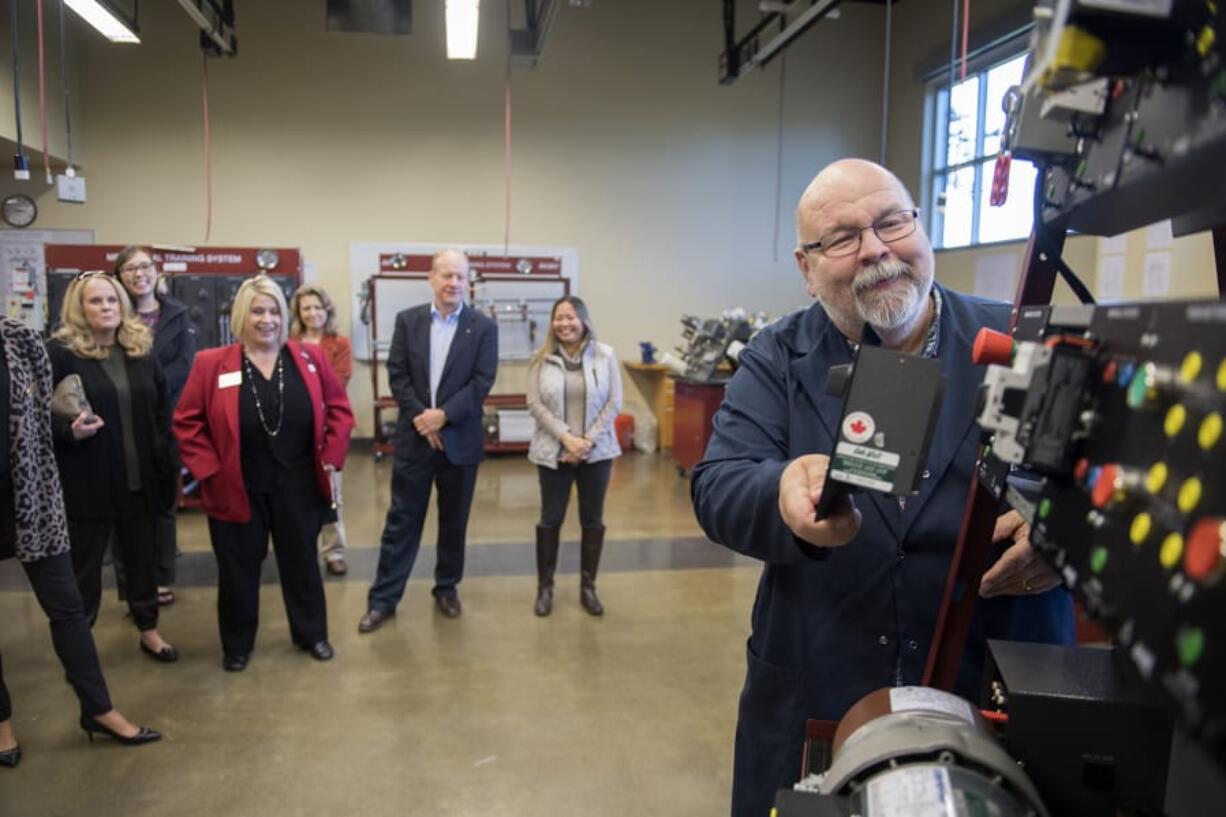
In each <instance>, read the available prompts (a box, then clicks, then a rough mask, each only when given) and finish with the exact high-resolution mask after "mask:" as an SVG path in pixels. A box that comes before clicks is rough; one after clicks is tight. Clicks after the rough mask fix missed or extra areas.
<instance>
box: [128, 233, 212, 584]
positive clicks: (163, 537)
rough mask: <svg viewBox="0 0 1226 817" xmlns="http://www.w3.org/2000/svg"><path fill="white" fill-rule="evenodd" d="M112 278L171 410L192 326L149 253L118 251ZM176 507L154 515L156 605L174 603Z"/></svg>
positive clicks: (186, 366) (174, 455) (174, 452)
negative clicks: (145, 339)
mask: <svg viewBox="0 0 1226 817" xmlns="http://www.w3.org/2000/svg"><path fill="white" fill-rule="evenodd" d="M114 273H115V277H116V278H118V279H119V282H120V283H121V284H123V288H124V290H125V291H126V292H127V293H128V297H129V298H131V299H132V307H133V309H135V310H136V315H137V317H139V318H140V319H141V321H142V322H144V324H145V325H146V326H148V327H149V329H150V330H152V332H153V356H154V357H155V358H157V362H158V365H160V366H161V367H162V374H163V375H164V376H165V377H166V392H167V401H168V404H169V406H170V410H171V411H174V407H175V406H176V405H178V403H179V395H180V394H181V393H182V392H183V384H184V383H186V382H187V373H188V372H189V371H190V370H191V368H192V358H193V357H194V356H195V354H196V326H195V324H193V323H192V321H191V318H189V317H188V314H187V307H186V306H184V305H183V304H182V303H180V302H179V301H177V300H175V299H174V298H172V297H170V296H169V295H166V294H164V293H162V292H161V291H160V290H159V278H158V268H157V264H156V263H154V261H153V253H152V252H151V251H150V250H148V249H146V248H145V247H139V246H135V245H130V246H127V247H124V248H123V249H122V250H120V251H119V255H117V256H116V257H115V267H114ZM170 457H171V463H170V464H171V473H172V474H174V475H176V476H177V475H178V473H179V452H178V449H177V447H176V446H175V445H174V440H173V438H172V439H171V449H170ZM176 483H177V480H176ZM177 506H178V497H177V496H172V498H171V501H170V502H169V503H168V504H167V505H166V507H165V508H162V509H161V510H159V511H158V515H157V554H158V562H157V593H158V604H160V605H163V606H165V605H168V604H174V601H175V594H174V591H173V590H171V589H170V588H171V585H173V584H174V582H175V550H176V545H177V535H176V530H175V511H176V508H177ZM123 575H124V573H123V569H122V566H121V564H120V563H119V562H116V569H115V576H116V578H117V579H119V578H120V577H122V576H123Z"/></svg>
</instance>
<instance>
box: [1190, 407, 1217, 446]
mask: <svg viewBox="0 0 1226 817" xmlns="http://www.w3.org/2000/svg"><path fill="white" fill-rule="evenodd" d="M1221 438H1222V415H1220V414H1218V413H1217V412H1216V411H1213V412H1210V413H1209V414H1206V415H1205V419H1204V420H1201V423H1200V430H1199V431H1197V432H1196V441H1197V442H1198V443H1200V447H1201V448H1203V449H1205V450H1206V451H1208V450H1209V449H1210V448H1213V446H1215V445H1217V441H1218V440H1220V439H1221Z"/></svg>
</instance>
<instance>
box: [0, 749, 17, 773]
mask: <svg viewBox="0 0 1226 817" xmlns="http://www.w3.org/2000/svg"><path fill="white" fill-rule="evenodd" d="M20 762H21V746H20V745H18V746H14V747H13V748H12V749H6V750H5V751H3V752H0V766H6V767H8V768H10V769H16V768H17V764H18V763H20Z"/></svg>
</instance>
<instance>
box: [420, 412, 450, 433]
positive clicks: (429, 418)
mask: <svg viewBox="0 0 1226 817" xmlns="http://www.w3.org/2000/svg"><path fill="white" fill-rule="evenodd" d="M446 422H447V415H446V414H445V413H444V412H443V410H442V409H436V408H428V409H426V410H425V411H423V412H422V413H421V414H418V415H417V416H416V417H414V418H413V428H415V429H417V433H418V434H420V435H421V436H423V437H427V436H429V435H430V434H437V433H438V432H439V431H440V430H442V428H443V425H444V424H445V423H446Z"/></svg>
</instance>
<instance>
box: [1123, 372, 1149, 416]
mask: <svg viewBox="0 0 1226 817" xmlns="http://www.w3.org/2000/svg"><path fill="white" fill-rule="evenodd" d="M1148 393H1149V383H1147V382H1146V377H1145V373H1144V372H1137V374H1136V376H1135V377H1133V378H1132V382H1131V383H1129V384H1128V396H1127V398H1126V402H1127V403H1128V407H1129V408H1134V409H1137V408H1141V406H1143V405H1145V398H1146V396H1147V395H1148Z"/></svg>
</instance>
